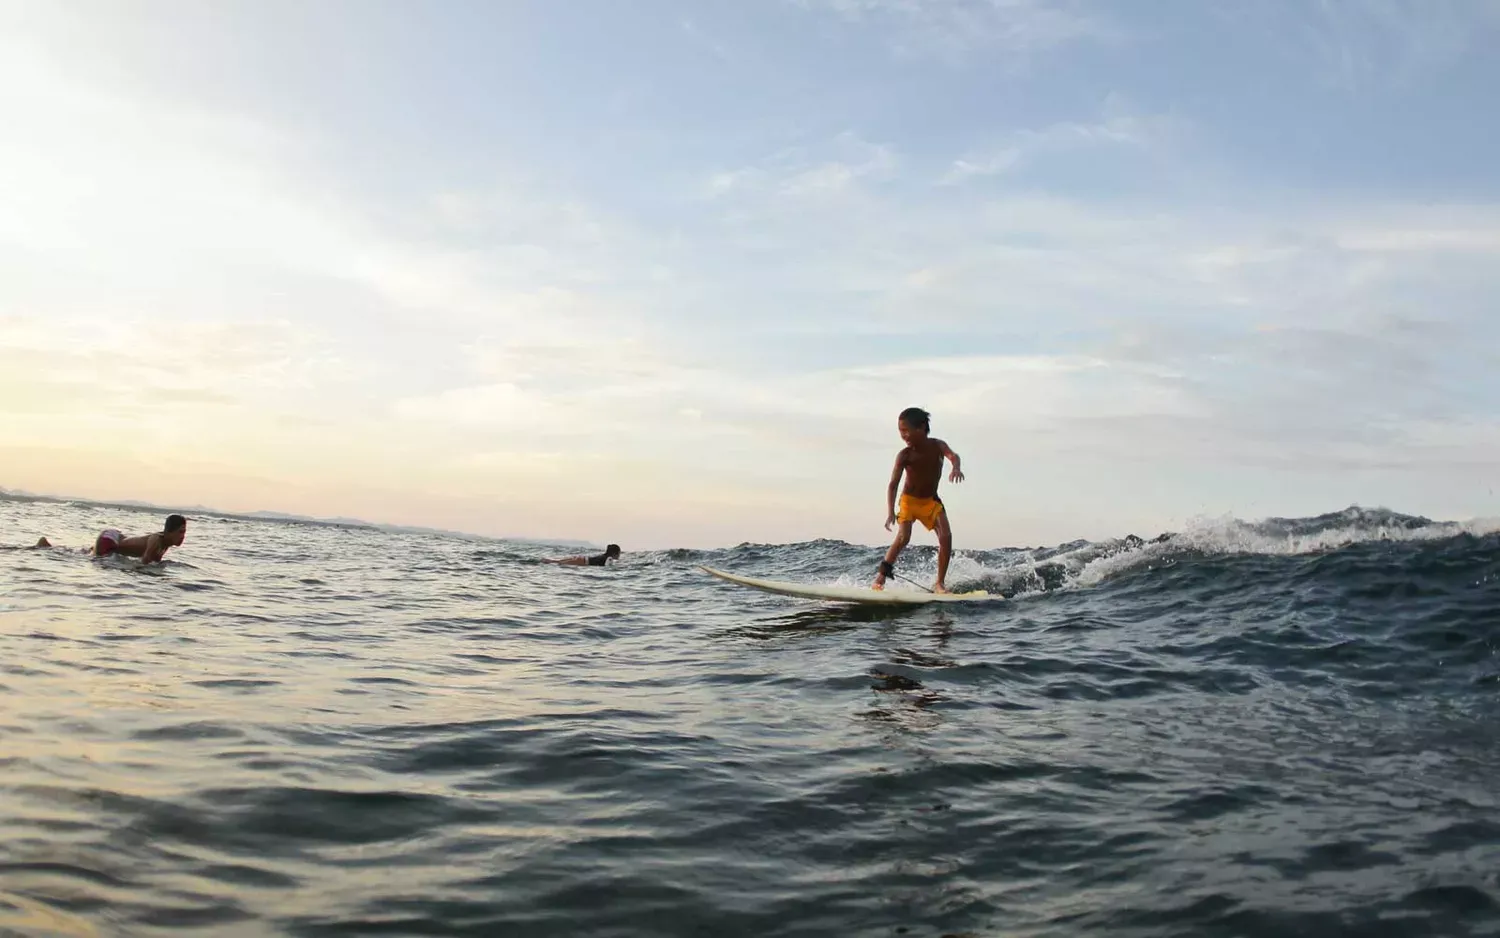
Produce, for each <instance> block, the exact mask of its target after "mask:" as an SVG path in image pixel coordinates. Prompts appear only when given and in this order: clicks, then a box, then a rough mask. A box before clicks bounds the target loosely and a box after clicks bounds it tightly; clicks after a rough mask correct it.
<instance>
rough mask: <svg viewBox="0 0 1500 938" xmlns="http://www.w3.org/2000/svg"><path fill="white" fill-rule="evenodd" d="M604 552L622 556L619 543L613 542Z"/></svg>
mask: <svg viewBox="0 0 1500 938" xmlns="http://www.w3.org/2000/svg"><path fill="white" fill-rule="evenodd" d="M604 552H605V553H606V554H614V555H615V556H616V557H618V556H620V545H619V544H611V545H609V546H608V547H606V548H604Z"/></svg>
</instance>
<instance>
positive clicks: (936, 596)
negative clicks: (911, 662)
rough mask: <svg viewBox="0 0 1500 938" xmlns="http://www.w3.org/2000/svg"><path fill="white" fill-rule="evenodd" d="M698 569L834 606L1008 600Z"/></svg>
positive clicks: (985, 595) (994, 595)
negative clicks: (826, 600)
mask: <svg viewBox="0 0 1500 938" xmlns="http://www.w3.org/2000/svg"><path fill="white" fill-rule="evenodd" d="M698 569H700V570H702V571H703V572H704V573H709V574H712V575H714V576H716V577H718V578H719V579H721V580H728V581H729V582H730V583H738V584H739V585H740V586H748V587H751V588H752V589H758V590H765V591H766V592H768V593H780V594H782V595H783V596H800V597H802V598H803V599H828V600H833V601H834V602H845V603H876V604H882V605H920V604H922V603H964V602H969V603H972V602H985V601H995V600H1004V599H1005V597H1004V596H1001V595H999V594H998V593H987V592H985V591H984V590H972V591H970V592H967V593H919V592H917V591H916V590H908V589H883V590H875V589H870V588H869V587H865V586H822V585H819V584H816V583H786V582H782V581H780V580H759V579H756V578H755V577H748V576H737V575H736V574H733V573H725V572H724V571H723V570H715V569H714V568H713V567H704V566H700V567H699V568H698Z"/></svg>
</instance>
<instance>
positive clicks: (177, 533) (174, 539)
mask: <svg viewBox="0 0 1500 938" xmlns="http://www.w3.org/2000/svg"><path fill="white" fill-rule="evenodd" d="M161 533H162V534H163V535H165V536H166V539H167V542H168V543H170V544H171V545H172V546H173V547H181V546H182V539H183V538H184V537H186V536H187V519H186V518H184V517H183V516H182V515H167V523H166V524H164V525H162V529H161Z"/></svg>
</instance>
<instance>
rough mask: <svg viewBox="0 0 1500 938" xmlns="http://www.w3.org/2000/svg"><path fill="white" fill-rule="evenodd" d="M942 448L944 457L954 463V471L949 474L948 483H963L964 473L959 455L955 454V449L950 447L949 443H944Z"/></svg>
mask: <svg viewBox="0 0 1500 938" xmlns="http://www.w3.org/2000/svg"><path fill="white" fill-rule="evenodd" d="M942 446H943V455H944V456H945V457H947V458H948V459H951V460H952V461H953V471H952V472H950V473H949V474H948V481H949V482H962V481H963V480H964V471H963V468H962V462H961V461H960V460H959V458H958V454H957V453H955V452H954V451H953V448H952V447H950V446H949V445H948V444H947V443H943V444H942Z"/></svg>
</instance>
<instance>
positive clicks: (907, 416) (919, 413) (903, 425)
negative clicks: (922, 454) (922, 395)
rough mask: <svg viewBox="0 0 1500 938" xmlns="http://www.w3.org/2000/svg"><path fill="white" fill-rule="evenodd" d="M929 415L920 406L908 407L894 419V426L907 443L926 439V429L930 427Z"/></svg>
mask: <svg viewBox="0 0 1500 938" xmlns="http://www.w3.org/2000/svg"><path fill="white" fill-rule="evenodd" d="M931 416H932V415H931V414H929V413H927V411H925V410H923V409H922V408H920V407H908V408H906V409H905V410H903V411H902V412H901V416H900V417H898V418H897V419H896V428H897V429H898V430H900V431H901V439H903V440H905V441H906V442H907V443H911V442H912V441H913V440H917V441H921V440H925V439H927V431H928V430H930V429H931V428H932V424H931V422H930V418H931Z"/></svg>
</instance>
